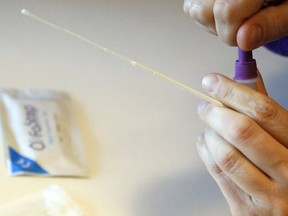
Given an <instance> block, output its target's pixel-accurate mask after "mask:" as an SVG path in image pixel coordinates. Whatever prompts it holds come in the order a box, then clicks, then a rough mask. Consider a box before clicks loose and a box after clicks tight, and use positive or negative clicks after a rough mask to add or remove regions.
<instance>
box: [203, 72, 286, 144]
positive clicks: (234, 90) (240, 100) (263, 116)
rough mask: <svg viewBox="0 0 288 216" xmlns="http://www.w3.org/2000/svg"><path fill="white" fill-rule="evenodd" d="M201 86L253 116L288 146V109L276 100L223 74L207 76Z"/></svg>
mask: <svg viewBox="0 0 288 216" xmlns="http://www.w3.org/2000/svg"><path fill="white" fill-rule="evenodd" d="M202 87H203V89H204V90H205V91H206V92H207V93H208V94H209V95H210V96H212V97H214V98H215V99H217V100H219V101H220V102H222V103H223V104H225V105H226V106H228V107H231V108H232V109H234V110H236V111H238V112H240V113H243V114H245V115H247V116H249V117H251V118H252V119H254V120H255V121H256V122H257V123H258V124H259V125H260V126H261V127H262V128H263V129H264V130H265V131H266V132H268V133H269V134H270V135H271V136H273V137H274V138H275V139H276V140H278V141H279V142H280V143H282V144H283V145H285V146H286V147H288V134H287V129H288V112H287V110H285V109H284V108H283V107H281V106H280V105H279V104H277V103H276V102H275V101H274V100H272V99H271V98H269V97H267V96H266V95H264V94H262V93H259V92H257V91H255V90H253V89H251V88H248V87H246V86H244V85H242V84H239V83H236V82H233V81H232V80H230V79H228V78H227V77H225V76H223V75H220V74H210V75H208V76H206V77H205V78H204V79H203V82H202Z"/></svg>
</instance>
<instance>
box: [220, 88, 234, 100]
mask: <svg viewBox="0 0 288 216" xmlns="http://www.w3.org/2000/svg"><path fill="white" fill-rule="evenodd" d="M235 94H237V93H236V92H235V89H234V88H233V87H232V86H227V87H226V88H221V89H220V90H219V92H218V97H220V98H221V99H223V100H224V101H229V100H230V99H232V98H234V96H235Z"/></svg>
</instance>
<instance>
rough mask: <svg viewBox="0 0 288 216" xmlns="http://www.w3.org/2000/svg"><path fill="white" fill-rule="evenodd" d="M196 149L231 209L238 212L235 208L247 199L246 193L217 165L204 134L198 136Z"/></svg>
mask: <svg viewBox="0 0 288 216" xmlns="http://www.w3.org/2000/svg"><path fill="white" fill-rule="evenodd" d="M197 151H198V154H199V156H200V158H201V160H202V161H203V163H204V165H205V167H206V168H207V171H208V172H209V174H210V175H211V176H212V178H213V179H214V180H215V182H216V183H217V184H218V186H219V188H220V190H221V192H222V194H223V195H224V197H225V199H226V200H227V202H228V204H229V206H230V208H231V211H235V212H239V210H240V209H238V208H237V206H239V205H238V203H244V200H245V199H247V194H246V193H245V192H244V191H243V190H242V189H241V188H239V187H238V185H237V184H235V182H233V181H232V180H231V179H230V177H229V176H227V174H226V173H225V172H224V171H223V170H222V169H221V168H220V167H219V166H218V164H217V163H216V161H215V159H214V158H213V156H212V154H211V152H210V151H209V149H208V147H207V145H206V141H205V138H204V134H202V135H200V136H199V137H198V140H197Z"/></svg>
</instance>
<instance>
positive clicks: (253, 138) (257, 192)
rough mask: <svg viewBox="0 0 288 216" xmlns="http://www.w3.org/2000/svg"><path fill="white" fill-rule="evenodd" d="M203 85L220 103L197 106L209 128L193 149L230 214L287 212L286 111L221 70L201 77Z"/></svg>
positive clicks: (287, 135)
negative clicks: (220, 193) (225, 201)
mask: <svg viewBox="0 0 288 216" xmlns="http://www.w3.org/2000/svg"><path fill="white" fill-rule="evenodd" d="M260 84H261V82H260ZM202 86H203V88H204V90H206V92H207V93H208V94H209V95H210V96H212V97H213V98H215V99H217V100H219V101H220V102H222V103H223V104H224V105H225V107H221V106H217V105H214V104H211V103H206V102H204V103H201V104H200V105H199V107H198V112H199V116H200V118H201V119H202V120H203V121H204V122H205V123H207V125H208V126H209V127H208V128H207V129H206V130H205V132H204V133H203V134H202V135H201V136H200V137H199V139H198V145H197V146H198V151H199V154H200V157H201V159H202V160H203V161H204V164H205V165H206V167H207V169H208V171H209V173H210V174H211V175H212V177H213V178H214V179H215V181H216V182H217V184H218V185H219V187H220V189H221V191H222V193H223V195H224V196H225V198H226V199H227V201H228V204H229V206H230V209H231V212H232V214H233V215H234V216H235V215H239V216H246V215H253V216H254V215H261V216H266V215H267V216H268V215H269V216H271V215H288V149H287V147H288V112H287V111H286V110H285V109H284V108H282V107H281V106H280V105H278V104H277V103H276V102H275V101H274V100H272V99H271V98H269V97H268V96H267V95H265V94H263V93H260V92H257V91H255V90H253V89H250V88H248V87H246V86H243V85H241V84H238V83H235V82H233V81H232V80H230V79H228V78H226V77H224V76H222V75H220V74H210V75H208V76H206V77H205V78H204V79H203V83H202ZM258 87H259V86H258ZM260 89H262V91H263V90H264V88H263V85H260Z"/></svg>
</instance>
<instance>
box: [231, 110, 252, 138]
mask: <svg viewBox="0 0 288 216" xmlns="http://www.w3.org/2000/svg"><path fill="white" fill-rule="evenodd" d="M227 135H228V137H229V139H231V140H233V141H234V142H237V143H243V142H245V141H247V140H249V139H250V138H251V137H254V136H256V131H255V128H254V122H253V121H252V120H251V119H249V118H248V117H245V116H243V117H242V118H241V119H238V120H237V121H233V122H232V123H231V125H230V127H228V133H227Z"/></svg>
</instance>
